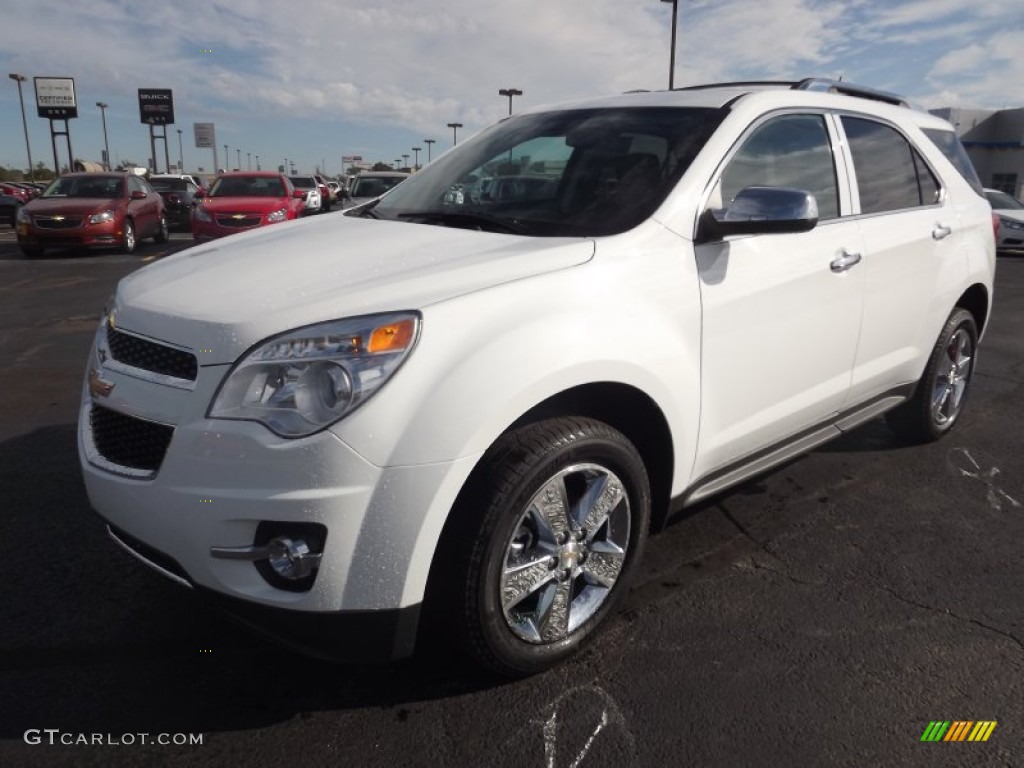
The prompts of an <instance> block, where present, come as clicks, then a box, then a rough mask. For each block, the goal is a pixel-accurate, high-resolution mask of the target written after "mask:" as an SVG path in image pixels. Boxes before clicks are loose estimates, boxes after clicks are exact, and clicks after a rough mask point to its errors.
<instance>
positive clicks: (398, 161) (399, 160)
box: [395, 157, 402, 171]
mask: <svg viewBox="0 0 1024 768" xmlns="http://www.w3.org/2000/svg"><path fill="white" fill-rule="evenodd" d="M401 167H402V158H400V157H396V158H395V170H396V171H397V170H398V169H399V168H401Z"/></svg>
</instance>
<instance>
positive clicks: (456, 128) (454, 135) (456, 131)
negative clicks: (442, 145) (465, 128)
mask: <svg viewBox="0 0 1024 768" xmlns="http://www.w3.org/2000/svg"><path fill="white" fill-rule="evenodd" d="M448 127H449V128H451V129H452V146H453V147H454V146H455V145H456V144H458V143H459V128H461V127H462V123H448Z"/></svg>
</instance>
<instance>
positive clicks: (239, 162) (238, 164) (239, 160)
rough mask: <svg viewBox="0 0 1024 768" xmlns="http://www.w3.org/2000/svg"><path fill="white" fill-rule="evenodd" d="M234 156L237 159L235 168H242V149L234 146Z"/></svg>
mask: <svg viewBox="0 0 1024 768" xmlns="http://www.w3.org/2000/svg"><path fill="white" fill-rule="evenodd" d="M235 157H236V158H237V160H235V168H237V169H238V170H242V150H240V149H238V148H237V147H236V148H235Z"/></svg>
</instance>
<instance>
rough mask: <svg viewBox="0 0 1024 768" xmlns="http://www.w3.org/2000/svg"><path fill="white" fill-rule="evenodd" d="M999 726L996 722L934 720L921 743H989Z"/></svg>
mask: <svg viewBox="0 0 1024 768" xmlns="http://www.w3.org/2000/svg"><path fill="white" fill-rule="evenodd" d="M997 724H998V723H997V722H996V721H995V720H977V721H975V720H953V721H950V720H932V721H930V722H929V723H928V726H927V727H926V728H925V729H924V733H922V734H921V741H988V739H989V736H991V735H992V731H994V730H995V729H996V725H997Z"/></svg>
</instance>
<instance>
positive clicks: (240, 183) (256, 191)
mask: <svg viewBox="0 0 1024 768" xmlns="http://www.w3.org/2000/svg"><path fill="white" fill-rule="evenodd" d="M284 196H285V190H284V183H283V182H282V181H281V179H280V178H278V177H275V176H221V177H220V178H219V179H217V180H216V181H215V182H214V183H213V187H211V188H210V193H209V194H208V195H207V197H284Z"/></svg>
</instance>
